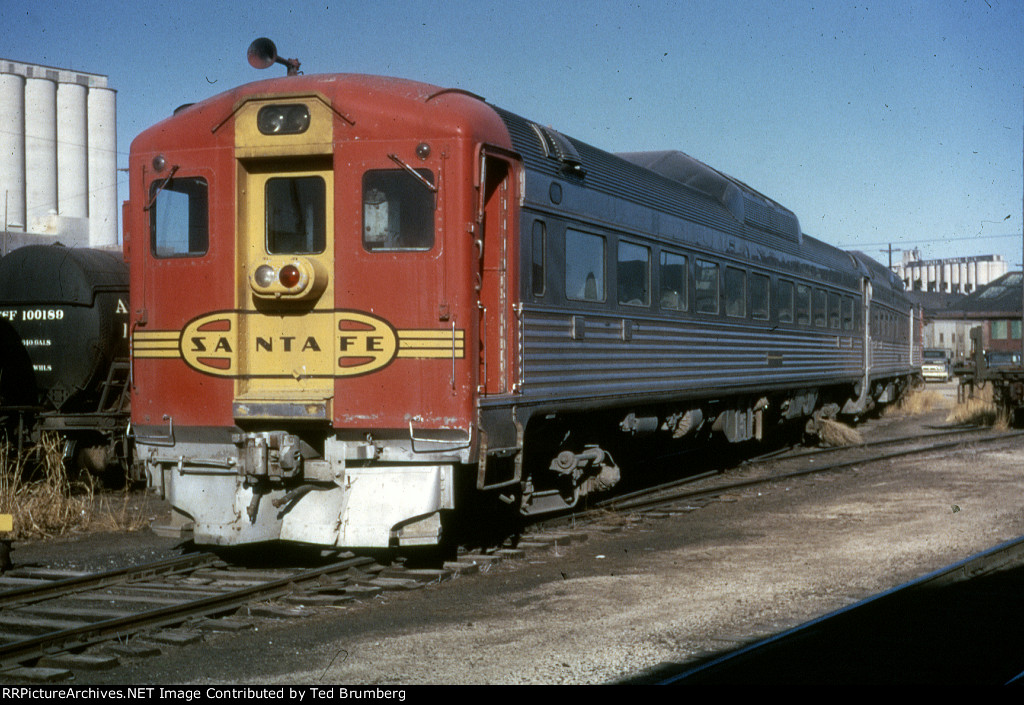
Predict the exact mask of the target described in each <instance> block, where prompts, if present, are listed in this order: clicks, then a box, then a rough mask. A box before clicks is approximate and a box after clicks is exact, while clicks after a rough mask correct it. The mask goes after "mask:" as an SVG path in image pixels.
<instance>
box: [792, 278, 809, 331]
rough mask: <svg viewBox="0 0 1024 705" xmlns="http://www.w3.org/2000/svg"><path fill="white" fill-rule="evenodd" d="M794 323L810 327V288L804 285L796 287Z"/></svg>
mask: <svg viewBox="0 0 1024 705" xmlns="http://www.w3.org/2000/svg"><path fill="white" fill-rule="evenodd" d="M796 322H797V323H798V324H800V325H802V326H809V325H811V287H809V286H806V285H804V284H797V285H796Z"/></svg>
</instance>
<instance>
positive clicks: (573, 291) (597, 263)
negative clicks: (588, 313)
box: [565, 228, 605, 301]
mask: <svg viewBox="0 0 1024 705" xmlns="http://www.w3.org/2000/svg"><path fill="white" fill-rule="evenodd" d="M604 258H605V254H604V238H603V237H601V236H600V235H591V234H590V233H584V232H580V231H579V230H573V229H572V228H569V229H567V230H566V231H565V297H566V298H567V299H573V300H574V301H604Z"/></svg>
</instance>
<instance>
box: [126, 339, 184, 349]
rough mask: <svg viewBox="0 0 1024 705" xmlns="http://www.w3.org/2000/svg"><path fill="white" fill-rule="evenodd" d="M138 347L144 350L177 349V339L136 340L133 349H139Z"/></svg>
mask: <svg viewBox="0 0 1024 705" xmlns="http://www.w3.org/2000/svg"><path fill="white" fill-rule="evenodd" d="M140 348H141V349H145V350H171V349H174V350H177V349H178V341H177V340H136V341H135V349H136V350H139V349H140Z"/></svg>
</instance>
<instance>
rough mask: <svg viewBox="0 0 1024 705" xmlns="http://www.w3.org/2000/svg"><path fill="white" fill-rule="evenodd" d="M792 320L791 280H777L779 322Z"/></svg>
mask: <svg viewBox="0 0 1024 705" xmlns="http://www.w3.org/2000/svg"><path fill="white" fill-rule="evenodd" d="M792 322H793V282H786V281H780V282H779V323H792Z"/></svg>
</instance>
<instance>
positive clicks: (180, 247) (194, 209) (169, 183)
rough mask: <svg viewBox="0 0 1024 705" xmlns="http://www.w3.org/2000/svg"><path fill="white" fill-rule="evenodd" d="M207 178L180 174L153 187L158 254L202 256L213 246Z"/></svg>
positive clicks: (153, 244) (152, 230) (153, 245)
mask: <svg viewBox="0 0 1024 705" xmlns="http://www.w3.org/2000/svg"><path fill="white" fill-rule="evenodd" d="M208 190H209V189H208V187H207V184H206V179H201V178H198V177H179V178H170V179H160V180H157V181H154V182H153V183H152V185H151V186H150V188H149V237H150V249H151V251H152V253H153V255H154V256H155V257H161V258H163V257H198V256H200V255H204V254H206V252H207V250H208V249H209V247H210V217H209V195H208Z"/></svg>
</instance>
